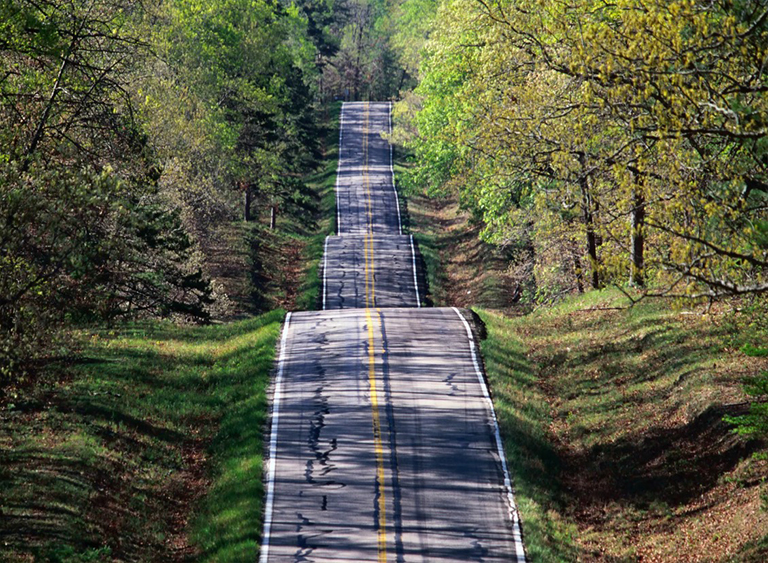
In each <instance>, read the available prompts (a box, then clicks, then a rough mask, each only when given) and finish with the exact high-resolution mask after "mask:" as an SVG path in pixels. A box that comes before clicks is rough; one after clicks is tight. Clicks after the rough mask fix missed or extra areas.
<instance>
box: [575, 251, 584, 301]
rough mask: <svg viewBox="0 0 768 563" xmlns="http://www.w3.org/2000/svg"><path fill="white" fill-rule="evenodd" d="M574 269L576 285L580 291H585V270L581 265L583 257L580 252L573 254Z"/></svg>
mask: <svg viewBox="0 0 768 563" xmlns="http://www.w3.org/2000/svg"><path fill="white" fill-rule="evenodd" d="M573 271H574V272H575V273H576V287H577V288H578V290H579V293H584V270H583V269H582V267H581V258H579V255H578V254H574V255H573Z"/></svg>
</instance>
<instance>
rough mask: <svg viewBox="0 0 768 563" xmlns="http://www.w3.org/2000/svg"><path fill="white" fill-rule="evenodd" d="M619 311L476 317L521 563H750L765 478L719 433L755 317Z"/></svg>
mask: <svg viewBox="0 0 768 563" xmlns="http://www.w3.org/2000/svg"><path fill="white" fill-rule="evenodd" d="M623 303H624V301H623V298H622V296H621V294H620V293H618V292H614V291H610V290H605V291H599V292H591V293H588V294H585V295H583V296H575V297H572V298H569V299H566V300H565V301H564V302H562V303H560V304H558V305H557V306H554V307H551V308H542V309H539V310H537V311H536V312H534V313H531V314H528V315H525V316H518V317H514V318H513V317H508V316H505V315H504V314H502V313H500V312H498V311H491V310H482V309H479V310H478V311H477V312H478V314H479V315H480V316H481V318H482V319H483V321H484V322H485V324H486V328H487V334H488V338H487V339H486V340H485V341H484V342H483V343H482V352H483V356H484V361H485V365H486V370H487V374H488V378H489V381H490V384H491V389H492V392H493V396H494V404H495V405H496V409H497V413H498V417H499V422H500V425H501V430H502V434H503V438H504V443H505V449H506V453H507V458H508V460H509V464H510V468H511V471H512V472H513V479H514V481H515V486H516V495H517V500H518V503H519V505H520V511H521V515H522V521H523V527H524V534H525V540H526V546H527V548H528V550H529V553H530V555H531V560H532V561H533V562H537V561H541V562H547V563H549V562H557V561H563V562H565V561H576V560H579V561H603V560H605V561H638V560H641V559H642V560H646V559H648V560H659V561H671V560H681V561H688V560H690V561H693V560H697V559H695V557H696V556H697V554H698V553H700V552H702V551H706V550H707V549H710V550H715V553H719V554H720V555H718V556H717V557H715V556H714V555H713V557H712V558H711V559H707V561H712V562H715V561H757V560H764V559H760V558H761V557H765V556H766V553H768V552H766V550H765V546H766V545H767V544H766V539H765V538H766V537H768V528H767V527H766V521H767V520H768V519H766V518H764V517H763V516H760V514H761V512H760V508H759V507H760V504H761V500H760V493H761V491H762V488H761V483H762V482H763V481H764V480H765V479H766V478H768V467H767V466H766V464H765V463H763V462H760V461H755V460H753V459H752V458H751V452H753V451H755V447H756V446H757V444H756V443H748V442H746V441H744V440H742V439H740V438H739V437H737V436H735V435H734V434H733V433H732V432H731V428H730V427H729V426H728V425H727V424H726V423H724V422H723V416H724V415H725V414H733V413H739V412H743V411H744V409H745V405H744V403H743V401H744V399H745V397H744V394H743V392H742V389H741V381H742V380H743V378H744V377H747V376H749V375H754V374H755V373H758V372H759V371H760V370H761V369H764V367H761V366H764V365H765V359H764V358H762V359H761V358H750V357H748V356H747V354H745V353H744V352H743V351H742V350H745V349H752V348H751V347H755V346H759V344H760V343H763V344H764V343H765V342H766V341H768V326H766V325H767V324H768V321H765V320H764V319H765V317H764V315H762V314H759V312H758V309H759V310H760V311H762V309H761V308H760V307H757V306H755V307H753V308H749V307H742V311H741V313H734V312H731V311H729V310H728V309H727V308H725V309H721V310H716V311H714V312H713V314H711V315H708V316H702V315H701V314H699V312H696V311H685V310H680V309H674V308H670V304H669V303H668V302H665V301H661V302H659V301H656V302H651V301H649V302H643V303H641V304H639V305H637V306H635V307H634V308H631V309H617V308H616V307H617V306H619V305H622V304H623ZM761 362H762V363H761ZM713 538H715V539H713ZM713 541H717V542H719V543H717V544H713V545H710V543H708V542H713ZM726 553H727V554H728V556H727V557H726V555H725V554H726Z"/></svg>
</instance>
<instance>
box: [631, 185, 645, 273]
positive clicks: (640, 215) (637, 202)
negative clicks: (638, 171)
mask: <svg viewBox="0 0 768 563" xmlns="http://www.w3.org/2000/svg"><path fill="white" fill-rule="evenodd" d="M631 221H632V243H631V246H632V247H631V249H630V258H631V260H632V264H631V266H630V272H629V283H630V285H634V286H637V287H643V286H644V285H645V272H644V268H645V258H644V253H645V234H644V232H643V229H644V226H645V196H644V195H643V192H642V190H641V189H640V186H638V185H635V189H634V193H633V194H632V219H631Z"/></svg>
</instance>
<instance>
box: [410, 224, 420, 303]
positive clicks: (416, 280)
mask: <svg viewBox="0 0 768 563" xmlns="http://www.w3.org/2000/svg"><path fill="white" fill-rule="evenodd" d="M411 258H412V259H413V287H414V288H416V306H417V307H419V308H421V298H420V297H419V278H418V277H417V276H416V249H415V248H414V246H413V235H411Z"/></svg>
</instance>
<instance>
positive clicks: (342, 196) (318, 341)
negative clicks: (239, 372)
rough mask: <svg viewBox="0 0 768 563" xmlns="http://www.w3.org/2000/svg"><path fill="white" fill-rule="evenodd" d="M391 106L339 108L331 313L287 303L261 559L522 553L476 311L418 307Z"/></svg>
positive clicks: (328, 253) (472, 557)
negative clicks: (473, 321)
mask: <svg viewBox="0 0 768 563" xmlns="http://www.w3.org/2000/svg"><path fill="white" fill-rule="evenodd" d="M390 111H391V107H390V104H388V103H363V102H359V103H346V104H344V105H343V107H342V127H341V133H340V151H339V168H338V179H337V225H338V229H337V230H338V234H337V236H334V237H329V238H328V239H327V240H326V246H325V256H324V258H323V264H324V267H323V308H324V310H323V311H314V312H298V313H292V314H289V315H288V317H287V319H286V323H285V328H284V331H283V335H282V339H281V344H280V350H279V361H278V373H277V376H276V380H275V385H274V398H273V412H272V424H271V433H270V451H269V461H268V466H267V478H266V487H267V500H266V509H265V523H264V536H263V541H262V548H261V555H260V561H261V563H267V562H304V561H316V562H321V561H322V562H331V561H355V562H369V561H370V562H379V563H381V562H387V561H389V562H393V563H395V562H398V563H399V562H428V561H433V562H457V563H458V562H468V561H484V562H501V561H505V562H508V561H516V562H523V561H526V558H525V552H524V548H523V543H522V534H521V529H520V522H519V518H518V516H517V509H516V506H515V503H514V499H513V495H512V488H511V483H510V480H509V475H508V471H507V467H506V462H505V460H504V457H503V454H502V451H501V440H500V437H499V432H498V425H497V424H496V419H495V415H494V413H493V407H492V404H491V401H490V396H489V394H488V390H487V387H486V384H485V381H484V377H483V373H482V367H481V362H480V359H479V356H478V354H479V351H478V349H477V344H476V338H475V336H474V335H473V333H472V330H471V327H470V324H469V323H468V322H467V320H466V318H467V317H468V315H467V313H465V312H462V311H459V310H458V309H454V308H424V307H423V304H424V303H423V302H424V294H425V292H424V281H423V280H424V275H423V272H421V271H420V267H419V263H420V261H419V258H418V249H417V248H416V247H415V245H414V242H413V238H412V237H411V236H409V235H406V234H403V232H402V222H401V217H400V213H401V211H400V208H399V201H398V194H397V192H396V190H395V186H394V178H393V172H392V152H391V150H392V149H391V147H390V146H389V143H388V142H387V141H386V140H385V139H384V138H383V137H382V133H386V132H388V131H389V130H390V129H391V121H390V119H391V118H390Z"/></svg>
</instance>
